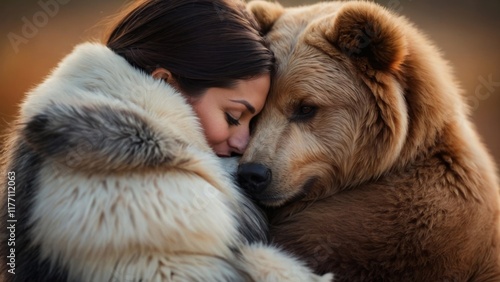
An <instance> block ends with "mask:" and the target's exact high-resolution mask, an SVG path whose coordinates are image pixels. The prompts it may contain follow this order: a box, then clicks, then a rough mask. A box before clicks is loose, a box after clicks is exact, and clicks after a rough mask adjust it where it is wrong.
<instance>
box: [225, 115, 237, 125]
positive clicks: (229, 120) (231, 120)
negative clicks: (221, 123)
mask: <svg viewBox="0 0 500 282" xmlns="http://www.w3.org/2000/svg"><path fill="white" fill-rule="evenodd" d="M225 114H226V120H227V123H228V124H229V125H236V126H238V125H240V122H239V121H238V120H237V119H235V118H233V117H232V116H231V115H230V114H228V113H225Z"/></svg>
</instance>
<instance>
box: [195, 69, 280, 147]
mask: <svg viewBox="0 0 500 282" xmlns="http://www.w3.org/2000/svg"><path fill="white" fill-rule="evenodd" d="M270 83H271V77H270V75H269V74H266V75H261V76H259V77H256V78H253V79H248V80H239V81H238V84H236V85H235V86H234V87H232V88H217V87H213V88H208V90H207V91H206V92H205V93H204V94H203V95H202V96H201V97H199V98H196V100H194V101H192V102H191V105H192V106H193V108H194V110H195V112H196V114H197V115H198V118H199V119H200V122H201V125H202V127H203V129H204V132H205V137H206V139H207V141H208V144H209V145H210V147H212V149H213V150H214V152H215V153H216V154H217V155H218V156H221V157H227V156H230V155H231V154H232V153H237V154H243V152H244V151H245V149H246V147H247V145H248V140H249V139H250V121H251V119H252V118H253V117H254V116H256V115H257V114H258V113H260V111H261V110H262V108H263V107H264V103H265V101H266V98H267V93H268V92H269V87H270Z"/></svg>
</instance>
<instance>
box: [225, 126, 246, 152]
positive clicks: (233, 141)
mask: <svg viewBox="0 0 500 282" xmlns="http://www.w3.org/2000/svg"><path fill="white" fill-rule="evenodd" d="M249 139H250V134H249V133H248V130H245V131H242V132H241V133H239V134H235V135H234V136H231V138H229V140H228V144H229V147H231V150H232V151H233V152H235V153H238V154H243V152H245V149H246V148H247V146H248V141H249Z"/></svg>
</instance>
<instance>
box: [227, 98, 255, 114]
mask: <svg viewBox="0 0 500 282" xmlns="http://www.w3.org/2000/svg"><path fill="white" fill-rule="evenodd" d="M229 101H231V102H234V103H239V104H243V105H245V107H247V109H248V111H249V112H251V113H252V114H255V108H254V107H253V106H252V105H250V103H248V102H247V101H245V100H229Z"/></svg>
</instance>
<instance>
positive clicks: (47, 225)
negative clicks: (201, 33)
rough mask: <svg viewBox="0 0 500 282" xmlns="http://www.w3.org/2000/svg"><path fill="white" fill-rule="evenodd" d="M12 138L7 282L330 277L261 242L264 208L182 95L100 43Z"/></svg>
mask: <svg viewBox="0 0 500 282" xmlns="http://www.w3.org/2000/svg"><path fill="white" fill-rule="evenodd" d="M10 138H11V139H10V142H9V146H8V150H7V154H6V156H7V158H6V160H5V164H4V171H13V172H15V173H16V176H17V183H16V184H17V186H16V195H15V197H16V219H17V224H16V230H17V232H16V236H17V237H16V247H15V248H16V261H17V265H16V269H15V272H16V274H15V275H11V274H7V280H8V281H292V280H294V281H306V280H311V281H329V280H331V275H324V276H323V277H319V276H316V275H314V274H312V273H311V272H310V271H309V269H308V268H307V267H305V266H303V264H302V263H301V262H299V261H298V260H296V259H294V258H293V257H291V256H289V255H286V254H285V253H283V252H280V251H279V250H278V249H276V248H273V247H270V246H265V245H263V243H259V242H265V236H266V229H265V222H264V220H263V218H262V217H261V215H260V213H259V212H258V210H257V209H256V208H255V206H253V204H252V203H251V202H249V201H248V200H247V199H246V198H245V197H244V196H243V195H242V194H241V193H240V192H239V190H238V188H237V187H236V186H235V185H234V184H233V183H232V179H231V178H230V175H229V174H228V173H227V172H225V170H224V167H223V165H222V163H221V162H220V160H219V159H218V158H217V157H216V156H215V155H214V154H213V152H212V151H211V149H210V148H209V146H208V144H207V143H206V141H205V138H204V136H203V133H202V130H201V128H200V125H199V122H198V120H197V118H196V116H195V114H194V112H193V111H192V109H191V107H190V106H189V105H188V104H187V103H186V101H185V100H184V98H183V97H182V95H180V94H179V93H177V92H175V91H174V90H173V88H171V87H170V86H168V85H167V84H166V83H164V82H163V81H160V80H156V79H154V78H153V77H151V76H150V75H148V74H146V73H143V72H141V71H139V70H137V69H135V68H133V67H132V66H130V65H129V64H128V63H127V62H126V61H125V60H124V59H123V58H122V57H120V56H118V55H116V54H115V53H113V52H112V51H111V50H109V49H108V48H106V47H105V46H102V45H99V44H91V43H87V44H83V45H81V46H78V47H77V48H76V49H75V50H74V52H73V53H72V54H70V55H69V56H68V57H66V58H65V59H64V60H63V61H62V62H61V63H60V65H59V66H58V68H57V69H56V70H55V71H54V72H53V73H52V74H51V75H50V76H49V77H48V78H47V79H46V80H45V81H44V82H43V83H42V84H41V85H39V86H38V87H36V88H35V89H34V90H33V91H31V92H30V93H29V94H28V96H27V98H26V100H25V101H24V103H23V105H22V107H21V115H20V118H19V124H18V126H17V127H16V128H14V129H13V132H12V134H11V135H10ZM4 186H5V185H4ZM4 196H5V195H4ZM3 203H6V201H3ZM2 206H3V208H2V213H4V216H6V214H5V212H6V211H7V207H6V206H5V204H2ZM5 224H6V219H5V220H2V225H3V227H2V230H4V231H3V233H4V235H5V230H6V226H5ZM7 235H8V234H7ZM1 250H2V253H1V257H2V260H3V262H2V263H1V265H2V267H6V263H5V261H4V260H5V259H6V256H7V255H8V253H9V250H8V248H7V244H4V243H2V246H1ZM261 257H265V258H266V260H265V261H263V263H260V260H259V259H260V258H261ZM4 272H5V271H4ZM290 277H292V278H293V279H292V280H289V278H290Z"/></svg>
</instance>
